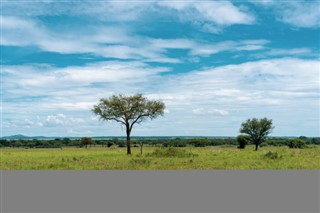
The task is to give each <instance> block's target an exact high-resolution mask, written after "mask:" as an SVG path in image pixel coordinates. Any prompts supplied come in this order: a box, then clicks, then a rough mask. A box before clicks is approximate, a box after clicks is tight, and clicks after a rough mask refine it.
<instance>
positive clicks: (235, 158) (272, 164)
mask: <svg viewBox="0 0 320 213" xmlns="http://www.w3.org/2000/svg"><path fill="white" fill-rule="evenodd" d="M132 151H133V154H132V155H131V156H127V155H126V148H105V147H96V148H94V147H92V148H88V149H84V148H63V149H0V154H1V158H0V159H1V161H0V169H1V170H119V169H120V170H186V169H200V170H204V169H208V170H209V169H210V170H212V169H227V170H230V169H247V170H255V169H317V170H318V169H320V146H318V147H313V148H306V149H289V148H288V147H262V148H260V149H259V150H258V151H254V147H253V146H248V147H246V149H244V150H239V149H237V148H236V147H227V146H218V147H204V148H194V147H185V148H155V147H144V149H143V151H144V153H143V155H142V156H141V155H140V154H139V148H132Z"/></svg>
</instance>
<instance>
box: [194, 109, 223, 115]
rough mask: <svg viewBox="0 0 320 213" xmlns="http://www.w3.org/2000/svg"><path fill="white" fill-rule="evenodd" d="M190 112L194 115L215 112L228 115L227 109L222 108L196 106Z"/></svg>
mask: <svg viewBox="0 0 320 213" xmlns="http://www.w3.org/2000/svg"><path fill="white" fill-rule="evenodd" d="M192 112H193V113H194V114H196V115H206V116H208V115H211V114H217V115H229V112H228V111H227V110H222V109H204V108H196V109H193V110H192Z"/></svg>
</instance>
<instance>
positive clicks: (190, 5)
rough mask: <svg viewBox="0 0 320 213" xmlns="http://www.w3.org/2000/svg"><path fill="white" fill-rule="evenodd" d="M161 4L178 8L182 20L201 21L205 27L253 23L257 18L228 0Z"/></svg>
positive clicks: (162, 2)
mask: <svg viewBox="0 0 320 213" xmlns="http://www.w3.org/2000/svg"><path fill="white" fill-rule="evenodd" d="M158 4H159V5H161V6H164V7H168V8H171V9H175V10H177V11H178V12H179V13H180V14H179V15H180V17H181V19H182V20H186V21H189V22H198V23H199V22H201V25H203V26H204V29H208V26H209V25H208V23H211V24H214V25H211V26H212V27H214V26H229V25H233V24H252V23H253V22H254V20H255V18H254V17H253V16H252V15H250V14H249V13H248V12H247V11H242V10H241V9H240V8H237V7H236V6H234V5H233V4H232V3H231V2H228V1H200V2H199V1H182V2H181V1H179V2H170V1H161V2H159V3H158Z"/></svg>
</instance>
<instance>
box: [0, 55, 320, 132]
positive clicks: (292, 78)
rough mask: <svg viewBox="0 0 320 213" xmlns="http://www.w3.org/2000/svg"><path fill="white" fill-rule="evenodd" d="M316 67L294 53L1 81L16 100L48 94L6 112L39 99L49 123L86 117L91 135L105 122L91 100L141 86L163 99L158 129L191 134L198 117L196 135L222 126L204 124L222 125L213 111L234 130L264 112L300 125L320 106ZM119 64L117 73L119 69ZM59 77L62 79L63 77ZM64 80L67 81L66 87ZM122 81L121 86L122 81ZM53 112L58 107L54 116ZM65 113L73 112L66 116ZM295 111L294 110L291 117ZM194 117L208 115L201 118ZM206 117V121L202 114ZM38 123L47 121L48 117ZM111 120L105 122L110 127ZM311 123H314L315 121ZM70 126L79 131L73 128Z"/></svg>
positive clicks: (11, 76) (11, 77)
mask: <svg viewBox="0 0 320 213" xmlns="http://www.w3.org/2000/svg"><path fill="white" fill-rule="evenodd" d="M93 67H95V66H93ZM129 67H130V68H131V69H130V71H128V74H129V73H135V72H138V73H139V72H141V71H139V70H140V69H141V66H137V67H135V68H133V67H131V66H129ZM318 67H319V62H318V61H316V60H302V59H294V58H283V59H275V60H261V61H256V62H247V63H243V64H239V65H228V66H221V67H216V68H207V69H204V70H198V71H194V72H190V73H188V74H184V75H159V74H160V72H161V69H160V70H157V69H156V68H154V69H155V70H152V68H150V67H149V68H148V67H147V69H149V70H148V71H147V72H142V73H144V77H141V79H143V83H142V82H141V80H139V78H136V77H131V78H127V77H124V76H125V75H124V76H122V77H121V74H119V76H118V77H113V78H114V79H111V81H109V82H105V83H102V84H101V79H107V81H108V78H107V77H106V76H107V75H105V77H101V78H95V77H94V78H91V77H90V76H99V75H100V74H99V73H100V72H105V73H108V72H109V71H108V69H102V70H103V71H101V70H100V69H96V70H95V69H92V70H91V71H90V72H91V74H90V75H87V74H86V75H85V76H88V78H87V79H82V78H81V77H80V79H76V81H75V82H72V81H73V80H74V79H73V78H72V77H70V76H68V75H67V77H66V78H67V79H68V81H65V83H62V81H60V83H59V81H56V82H55V83H51V84H49V83H46V84H41V83H39V84H37V85H34V84H29V83H25V82H24V81H25V80H26V79H25V78H26V76H22V75H18V74H17V73H15V72H11V73H10V72H7V73H6V75H5V78H6V79H4V80H6V81H5V82H7V83H6V87H5V88H7V86H9V84H13V83H15V86H14V88H15V89H14V90H10V92H9V89H8V91H5V93H10V96H11V97H12V98H16V99H17V98H18V97H19V96H24V95H26V94H29V95H31V96H30V98H31V97H32V95H35V94H36V95H38V96H41V95H42V96H45V97H46V98H45V99H34V100H33V101H31V102H25V103H24V104H23V105H20V104H18V103H19V102H7V103H5V104H4V106H5V107H6V110H7V111H8V112H11V111H12V112H13V111H14V112H19V111H21V110H22V109H24V110H29V111H31V112H34V110H35V109H34V105H37V106H38V107H37V112H36V114H46V113H48V112H51V114H49V116H50V117H48V116H47V117H44V118H45V121H46V120H48V121H47V122H49V121H50V122H49V123H51V124H58V123H59V122H60V121H61V122H64V123H69V124H71V123H72V122H73V121H82V119H83V120H85V121H86V124H87V126H86V128H87V130H90V131H92V132H93V134H101V133H100V132H99V131H102V130H100V129H99V128H96V127H97V126H98V125H101V127H103V126H104V125H105V124H100V123H99V122H97V121H93V120H92V117H91V116H92V114H91V113H90V109H91V108H92V106H93V105H94V104H95V103H96V102H97V101H98V100H99V99H100V98H101V97H108V96H110V95H112V94H114V93H117V92H124V93H126V92H129V91H130V92H129V93H135V92H142V93H144V94H146V95H147V96H148V97H149V98H155V99H161V100H163V101H164V102H165V103H166V105H167V110H169V111H170V113H166V115H165V118H163V119H160V120H159V121H157V122H156V124H157V125H160V126H162V127H161V128H162V129H163V130H162V131H163V132H162V133H164V132H166V133H164V134H171V133H172V134H174V133H173V132H171V130H170V128H171V127H172V125H173V126H175V134H184V133H185V132H184V131H186V130H188V129H190V130H189V131H191V132H192V126H189V125H190V124H191V123H192V122H196V125H197V126H198V127H199V128H200V127H201V128H203V129H206V131H200V132H199V133H198V134H206V135H215V134H222V133H223V132H222V133H221V132H219V131H218V132H217V131H215V130H214V129H210V128H209V129H208V128H206V127H207V126H210V125H212V126H217V127H219V126H220V125H222V124H221V123H220V124H219V122H221V121H219V119H215V118H216V116H224V117H226V118H228V119H226V121H225V122H227V124H223V125H227V126H228V127H229V132H232V133H233V134H237V133H236V130H237V129H238V125H239V123H241V122H242V121H243V120H244V119H246V118H248V117H253V116H260V117H261V116H268V117H270V118H275V122H276V123H277V122H282V123H286V122H287V123H288V125H289V123H290V124H292V125H295V124H298V122H300V120H301V119H300V118H302V117H304V118H305V119H312V118H314V116H315V114H317V113H318V107H319V106H318V105H319V103H318V100H319V93H318V89H319V79H317V78H315V77H314V76H317V73H318ZM29 69H31V68H29ZM78 69H79V70H76V68H75V67H72V68H70V69H66V70H73V72H74V73H81V70H82V69H85V68H78ZM122 69H123V67H122ZM134 69H136V70H134ZM24 70H25V69H24ZM58 70H59V69H58ZM119 70H120V73H121V69H119ZM302 70H303V71H302ZM60 71H61V70H59V72H60ZM47 72H48V71H47ZM51 72H53V73H54V72H57V71H56V70H55V69H53V70H52V71H50V72H48V75H49V73H51ZM67 73H68V72H67ZM42 74H43V73H39V72H38V71H34V73H33V75H40V76H41V75H42ZM80 76H81V75H80ZM62 78H64V77H63V75H62ZM112 81H113V82H112ZM36 82H41V81H36ZM306 82H307V83H306ZM84 84H91V86H90V87H84V86H83V85H84ZM48 85H51V86H48ZM66 85H68V86H67V87H66ZM119 85H121V86H120V87H119ZM52 86H53V87H52ZM8 88H9V87H8ZM8 100H9V99H8ZM302 100H303V101H302ZM19 105H20V106H19ZM306 105H307V106H309V110H308V111H305V110H304V106H306ZM21 107H23V108H21ZM65 110H67V111H65ZM53 111H55V112H56V113H55V114H52V112H53ZM59 111H60V112H59ZM61 111H62V112H63V113H62V112H61ZM66 112H68V113H78V114H77V115H74V116H70V115H67V113H66ZM79 113H80V114H79ZM292 113H294V114H295V115H296V116H295V117H292V116H293V114H292ZM18 114H19V113H18ZM31 114H34V113H31ZM62 114H63V116H62ZM90 114H91V115H90ZM199 115H206V116H200V117H199ZM16 116H18V115H16ZM64 116H65V117H64ZM68 117H73V118H74V119H75V120H72V119H71V120H70V119H69V118H68ZM208 117H210V119H207V118H208ZM26 118H27V119H29V120H30V121H32V122H34V123H37V122H39V121H38V120H34V119H32V117H26ZM76 118H77V119H76ZM79 119H80V120H79ZM61 122H60V123H61ZM315 122H316V121H315ZM42 123H43V124H44V125H45V122H42ZM168 123H170V125H168ZM178 124H179V125H178ZM110 125H111V124H108V126H110ZM148 125H149V124H147V126H148ZM150 125H153V124H150ZM314 125H317V124H315V123H314ZM111 126H112V128H111V127H110V128H111V129H112V130H114V129H117V128H118V125H115V126H113V125H111ZM289 126H290V125H289ZM144 127H146V126H144ZM220 127H221V126H220ZM19 128H22V127H21V126H20V127H19ZM79 128H80V127H79ZM81 128H83V127H81ZM95 128H96V129H95ZM139 128H140V127H137V132H139ZM141 128H142V127H141ZM73 130H74V131H78V130H77V129H76V127H74V128H73ZM219 130H220V129H219ZM117 131H120V130H117ZM152 131H154V132H152ZM226 131H228V130H226ZM286 131H288V134H289V133H290V130H286ZM140 132H141V131H140ZM142 132H143V131H142ZM170 132H171V133H170ZM120 134H121V133H120ZM149 134H161V131H159V129H153V130H150V131H149ZM229 134H230V133H229ZM290 134H292V133H290ZM301 134H302V133H301Z"/></svg>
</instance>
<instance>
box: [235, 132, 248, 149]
mask: <svg viewBox="0 0 320 213" xmlns="http://www.w3.org/2000/svg"><path fill="white" fill-rule="evenodd" d="M237 141H238V144H239V146H238V149H244V148H245V147H246V145H247V144H248V143H249V141H250V138H249V137H248V136H246V135H238V137H237Z"/></svg>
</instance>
